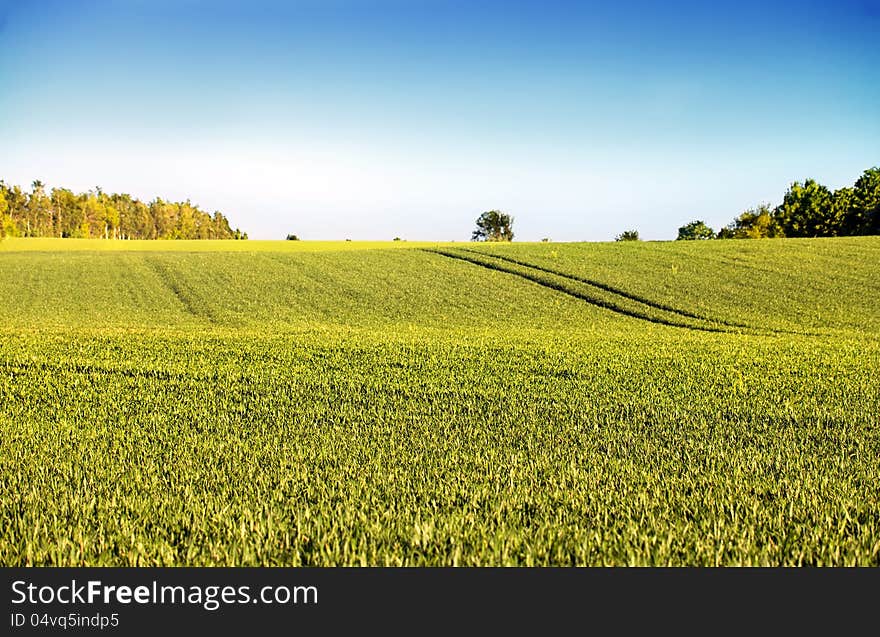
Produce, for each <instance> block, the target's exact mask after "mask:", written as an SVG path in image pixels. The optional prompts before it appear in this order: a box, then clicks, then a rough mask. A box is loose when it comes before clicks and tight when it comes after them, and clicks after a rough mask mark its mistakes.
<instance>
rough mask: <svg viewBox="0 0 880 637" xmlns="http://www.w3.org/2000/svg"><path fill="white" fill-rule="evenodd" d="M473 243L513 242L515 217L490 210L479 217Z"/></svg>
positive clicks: (472, 236) (472, 238)
mask: <svg viewBox="0 0 880 637" xmlns="http://www.w3.org/2000/svg"><path fill="white" fill-rule="evenodd" d="M471 241H513V217H511V216H510V215H508V214H505V213H503V212H501V211H500V210H489V211H487V212H484V213H483V214H481V215H480V216H479V217H477V229H476V230H474V232H473V234H472V235H471Z"/></svg>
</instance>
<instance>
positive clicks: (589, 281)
mask: <svg viewBox="0 0 880 637" xmlns="http://www.w3.org/2000/svg"><path fill="white" fill-rule="evenodd" d="M459 250H461V251H462V252H469V253H471V254H475V255H479V256H482V257H492V258H493V259H499V260H501V261H507V262H509V263H513V264H516V265H519V266H522V267H524V268H531V269H533V270H539V271H541V272H546V273H547V274H553V275H555V276H558V277H561V278H563V279H569V280H571V281H577V282H578V283H583V284H585V285H591V286H593V287H596V288H599V289H600V290H604V291H605V292H608V293H610V294H616V295H618V296H622V297H624V298H626V299H629V300H630V301H635V302H636V303H641V304H642V305H647V306H648V307H652V308H654V309H657V310H662V311H664V312H669V313H671V314H678V315H679V316H683V317H686V318H690V319H695V320H698V321H707V322H709V323H719V324H721V325H727V326H729V327H738V328H742V329H748V330H755V329H759V328H756V327H755V326H753V325H746V324H745V323H737V322H735V321H728V320H726V319H719V318H713V317H710V316H706V315H703V314H697V313H696V312H690V311H688V310H682V309H679V308H676V307H672V306H671V305H666V304H664V303H659V302H657V301H653V300H651V299H647V298H645V297H643V296H639V295H638V294H633V293H632V292H627V291H626V290H621V289H620V288H616V287H614V286H613V285H608V284H607V283H602V282H601V281H595V280H593V279H587V278H583V277H579V276H575V275H573V274H566V273H565V272H561V271H559V270H553V269H552V268H545V267H542V266H540V265H534V264H532V263H528V262H526V261H520V260H518V259H513V258H511V257H506V256H501V255H498V254H488V253H483V252H479V251H477V250H469V249H467V248H459Z"/></svg>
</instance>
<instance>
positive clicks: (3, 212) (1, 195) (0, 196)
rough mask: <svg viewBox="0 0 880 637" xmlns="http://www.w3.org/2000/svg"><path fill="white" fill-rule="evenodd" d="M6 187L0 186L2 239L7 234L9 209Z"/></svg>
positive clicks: (0, 230)
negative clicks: (7, 213) (7, 212)
mask: <svg viewBox="0 0 880 637" xmlns="http://www.w3.org/2000/svg"><path fill="white" fill-rule="evenodd" d="M0 186H2V184H0ZM3 191H4V189H3V188H2V187H0V239H2V238H3V237H5V236H6V211H7V210H9V204H8V203H7V202H6V194H5V193H4V192H3Z"/></svg>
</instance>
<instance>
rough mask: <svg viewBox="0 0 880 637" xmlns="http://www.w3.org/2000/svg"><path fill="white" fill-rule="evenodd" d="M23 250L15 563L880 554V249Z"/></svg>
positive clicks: (12, 525) (3, 348)
mask: <svg viewBox="0 0 880 637" xmlns="http://www.w3.org/2000/svg"><path fill="white" fill-rule="evenodd" d="M16 243H17V244H18V245H19V246H25V248H23V249H19V248H18V247H15V246H10V245H9V244H7V245H6V246H5V247H3V248H2V249H0V298H3V299H4V303H3V305H2V307H0V319H2V322H0V325H2V327H0V458H2V459H3V464H2V468H0V493H2V498H0V563H2V564H6V565H26V564H60V565H79V564H108V565H110V564H112V565H129V564H175V565H184V564H190V565H202V564H211V565H214V564H224V565H244V564H252V565H276V564H285V565H296V564H321V565H327V564H430V565H440V564H478V565H492V564H817V565H818V564H821V565H827V564H865V565H878V564H880V496H878V491H877V489H876V485H877V483H878V479H880V475H878V473H880V469H878V463H877V462H876V458H877V457H878V455H880V428H878V421H877V414H878V413H880V394H878V392H877V390H876V388H877V387H878V386H880V329H878V325H880V317H878V314H880V310H878V308H880V291H878V288H877V286H876V282H875V281H874V280H873V278H872V277H871V276H870V274H871V272H872V271H873V268H874V264H875V263H876V257H877V256H878V255H880V240H878V239H870V238H860V239H847V240H824V241H816V242H812V241H788V240H785V241H772V242H771V241H768V242H732V241H730V242H705V243H700V244H699V245H694V244H690V245H688V246H685V247H679V246H676V245H670V244H644V245H638V246H637V247H632V246H630V245H623V244H599V245H594V244H582V245H569V244H549V245H516V244H514V245H510V246H500V247H499V246H487V245H479V246H476V245H474V244H446V245H438V244H431V245H410V246H405V247H406V248H407V249H400V248H399V247H398V246H400V245H401V244H402V243H403V242H398V243H397V244H396V245H395V244H392V243H388V244H381V245H376V246H371V247H369V248H368V249H350V247H349V242H341V243H339V244H337V248H334V246H331V245H325V246H323V247H322V249H320V250H319V249H315V248H314V247H309V246H308V242H277V243H269V242H267V243H266V244H264V245H263V246H261V247H260V249H256V250H253V249H252V250H250V251H244V252H241V251H239V250H240V248H241V246H242V245H243V244H245V243H250V242H241V243H234V242H225V244H224V245H226V246H230V249H219V248H217V247H216V244H210V245H211V247H208V248H204V249H201V250H188V249H184V248H183V246H181V245H179V244H175V243H168V244H167V246H168V248H167V249H165V250H160V249H156V248H153V247H150V248H149V249H141V248H140V247H139V248H136V249H120V248H119V247H118V245H113V246H112V248H108V247H107V246H110V244H111V243H112V242H92V243H90V244H89V245H88V246H87V249H79V248H76V249H70V250H66V249H64V246H63V245H62V246H59V245H58V244H57V243H56V244H52V247H51V249H48V250H43V249H40V250H32V249H30V248H29V247H28V246H29V244H26V242H25V241H19V242H16ZM117 243H122V242H117ZM132 243H134V242H132ZM202 243H206V242H202ZM218 243H219V242H218ZM351 243H352V244H354V243H356V242H351ZM745 243H753V244H760V245H761V246H764V247H758V248H752V247H748V246H741V245H739V244H745ZM291 244H295V245H296V247H295V248H293V247H288V246H290V245H291ZM65 245H66V244H65ZM300 246H306V247H304V248H301V247H300ZM81 247H82V246H81ZM386 247H387V248H394V249H385V248H386ZM105 248H106V249H105ZM437 249H439V250H440V251H442V252H448V253H450V254H459V255H462V254H463V255H464V256H466V257H467V259H462V258H456V257H450V256H447V255H444V254H438V253H437V252H434V251H431V250H437ZM469 250H477V251H479V252H481V253H482V254H483V255H486V254H490V253H495V252H497V254H499V255H503V256H506V257H508V258H510V259H514V260H515V261H517V262H518V263H516V264H515V263H513V262H511V261H503V260H499V259H496V258H493V257H489V256H480V255H474V254H472V253H469V252H466V251H469ZM468 259H471V260H470V261H469V260H468ZM474 260H476V261H482V262H483V263H484V264H483V265H480V264H479V263H474V262H473V261H474ZM504 263H507V264H508V265H509V266H510V267H507V266H505V267H504V268H502V269H499V268H498V267H486V264H489V265H492V264H504ZM673 267H675V268H676V270H675V273H674V274H673V273H672V268H673ZM505 269H506V270H513V272H511V271H505ZM547 270H554V271H556V272H557V274H553V273H550V272H547ZM576 279H583V280H589V281H592V283H585V282H584V281H583V280H576ZM831 282H834V286H832V285H831ZM548 283H549V284H552V285H548ZM556 284H559V285H556ZM594 284H599V285H600V286H605V288H609V289H605V288H603V287H597V286H596V285H594ZM554 286H556V287H554ZM591 286H592V287H591ZM569 287H570V288H571V289H570V290H568V291H566V290H567V289H568V288H569ZM572 291H574V292H576V293H577V294H572V293H571V292H572ZM798 291H800V293H799V292H798ZM603 294H604V295H605V296H602V295H603ZM627 295H629V296H627ZM732 295H739V296H738V298H739V301H737V297H735V296H732ZM593 296H596V297H597V298H602V299H605V300H609V301H610V302H613V303H611V305H612V307H606V306H602V305H597V304H596V303H593V302H591V301H590V300H589V299H591V298H593ZM632 297H636V298H632ZM637 299H638V300H637ZM614 304H618V305H620V307H621V308H624V309H638V310H639V311H640V312H643V313H646V314H648V315H650V316H651V317H674V316H684V315H683V314H681V313H682V312H683V313H686V314H694V315H699V317H701V318H699V319H695V318H687V317H684V318H683V319H682V322H683V323H685V324H687V323H688V322H689V321H693V322H694V323H695V325H686V326H673V325H669V324H666V323H663V322H656V321H650V320H646V319H645V318H644V317H639V316H635V315H634V313H633V312H631V313H625V312H621V311H618V310H617V309H615V307H616V306H614ZM659 306H664V307H665V308H666V309H663V308H660V307H659ZM684 319H687V320H684ZM731 323H737V324H743V325H746V326H747V327H746V328H742V327H735V326H733V325H730V324H731ZM710 324H711V325H715V326H718V327H720V328H723V329H719V330H718V331H707V330H704V329H694V327H699V326H705V325H710Z"/></svg>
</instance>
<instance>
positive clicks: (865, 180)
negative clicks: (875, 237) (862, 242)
mask: <svg viewBox="0 0 880 637" xmlns="http://www.w3.org/2000/svg"><path fill="white" fill-rule="evenodd" d="M842 226H843V230H844V233H845V234H880V168H877V167H874V168H869V169H868V170H866V171H865V172H864V173H862V176H861V177H859V178H858V180H857V181H856V183H855V186H853V189H852V198H851V201H850V205H849V209H848V210H847V212H846V214H845V215H844V218H843V222H842Z"/></svg>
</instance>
